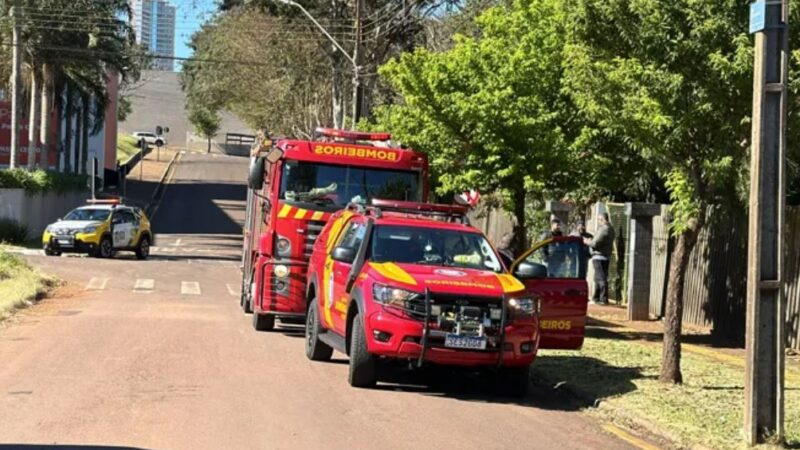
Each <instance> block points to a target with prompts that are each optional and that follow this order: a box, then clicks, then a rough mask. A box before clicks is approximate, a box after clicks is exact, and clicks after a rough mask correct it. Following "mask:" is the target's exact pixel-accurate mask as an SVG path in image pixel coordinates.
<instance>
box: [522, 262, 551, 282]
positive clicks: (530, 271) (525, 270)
mask: <svg viewBox="0 0 800 450" xmlns="http://www.w3.org/2000/svg"><path fill="white" fill-rule="evenodd" d="M514 276H515V277H517V278H519V279H521V280H531V279H534V278H547V267H545V266H543V265H541V264H537V263H528V262H521V263H519V265H518V266H517V268H516V269H515V270H514Z"/></svg>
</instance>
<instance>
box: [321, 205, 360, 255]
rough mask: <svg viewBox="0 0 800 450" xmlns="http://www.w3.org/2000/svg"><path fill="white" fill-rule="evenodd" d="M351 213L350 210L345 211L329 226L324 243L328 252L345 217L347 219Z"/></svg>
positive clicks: (344, 221) (337, 235)
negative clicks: (326, 240) (326, 239)
mask: <svg viewBox="0 0 800 450" xmlns="http://www.w3.org/2000/svg"><path fill="white" fill-rule="evenodd" d="M352 215H353V213H351V212H350V211H345V212H344V213H342V215H341V217H339V218H338V219H336V222H334V223H333V225H332V226H331V231H330V233H329V234H328V242H326V243H325V247H326V249H327V251H328V253H330V252H331V250H333V245H334V244H335V243H336V239H337V238H338V237H339V232H340V231H342V227H343V226H344V224H345V223H346V222H347V219H349V218H350V216H352Z"/></svg>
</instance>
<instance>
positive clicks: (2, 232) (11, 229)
mask: <svg viewBox="0 0 800 450" xmlns="http://www.w3.org/2000/svg"><path fill="white" fill-rule="evenodd" d="M27 241H28V227H26V226H25V225H22V224H20V223H19V222H17V221H16V220H12V219H6V218H0V243H8V244H22V243H25V242H27Z"/></svg>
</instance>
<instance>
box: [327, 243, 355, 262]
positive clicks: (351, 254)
mask: <svg viewBox="0 0 800 450" xmlns="http://www.w3.org/2000/svg"><path fill="white" fill-rule="evenodd" d="M331 258H333V260H334V261H339V262H343V263H347V264H352V263H353V261H355V259H356V249H354V248H352V247H342V246H339V247H336V248H334V249H333V253H332V254H331Z"/></svg>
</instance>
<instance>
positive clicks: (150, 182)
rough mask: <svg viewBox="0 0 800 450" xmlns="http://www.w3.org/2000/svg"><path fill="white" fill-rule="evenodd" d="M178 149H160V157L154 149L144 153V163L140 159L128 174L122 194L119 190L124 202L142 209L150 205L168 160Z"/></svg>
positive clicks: (178, 151)
mask: <svg viewBox="0 0 800 450" xmlns="http://www.w3.org/2000/svg"><path fill="white" fill-rule="evenodd" d="M180 151H181V150H180V149H172V148H165V149H162V150H161V155H160V157H159V156H158V155H157V152H156V151H155V150H153V151H151V152H150V153H148V154H146V155H145V157H144V163H142V162H141V161H140V162H139V163H138V164H136V165H135V166H134V167H133V168H132V169H131V172H130V173H129V174H128V178H127V180H126V184H125V192H124V194H123V192H119V194H123V197H124V199H125V202H126V203H128V204H131V205H136V206H139V207H141V208H143V209H147V208H148V207H150V206H151V203H152V202H153V200H154V199H153V195H154V194H155V192H156V189H158V186H159V184H160V183H161V181H162V177H163V176H164V175H165V172H164V171H165V170H166V169H167V166H168V165H169V162H170V160H172V158H173V157H175V155H176V154H177V153H180ZM157 159H158V161H157Z"/></svg>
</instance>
